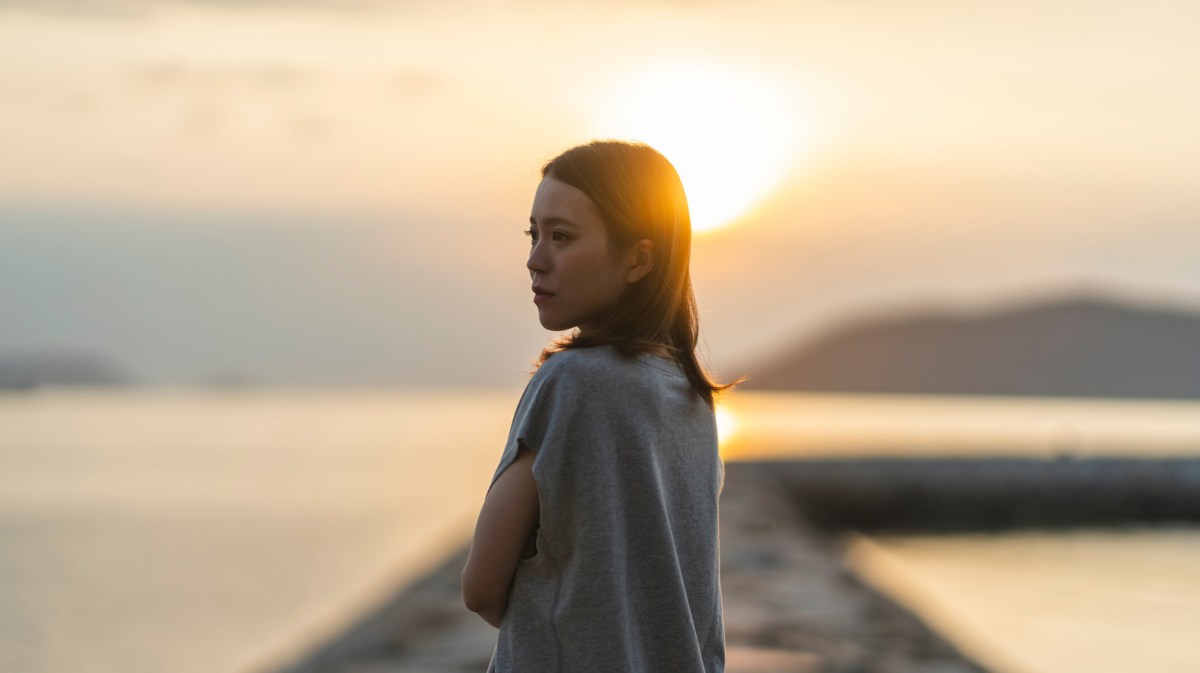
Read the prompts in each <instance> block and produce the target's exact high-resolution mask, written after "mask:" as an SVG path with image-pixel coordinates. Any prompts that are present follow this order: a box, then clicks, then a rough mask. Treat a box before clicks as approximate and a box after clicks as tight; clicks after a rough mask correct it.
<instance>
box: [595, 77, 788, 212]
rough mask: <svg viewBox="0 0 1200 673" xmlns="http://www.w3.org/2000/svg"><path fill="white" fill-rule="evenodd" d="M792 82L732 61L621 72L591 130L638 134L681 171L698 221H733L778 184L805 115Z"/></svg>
mask: <svg viewBox="0 0 1200 673" xmlns="http://www.w3.org/2000/svg"><path fill="white" fill-rule="evenodd" d="M785 90H786V87H783V86H780V85H779V84H778V83H776V82H772V81H770V80H769V79H768V78H767V77H766V76H764V75H761V74H757V73H754V72H750V71H741V70H736V69H733V68H730V67H724V66H715V65H699V64H680V65H663V66H658V67H654V68H649V69H643V70H639V71H638V72H636V73H635V74H632V75H629V76H626V77H624V78H622V79H620V80H619V81H618V82H617V84H616V85H615V86H613V87H612V88H611V90H609V91H607V92H606V95H605V96H604V97H603V98H602V100H601V101H600V103H599V104H598V105H597V106H596V107H595V108H594V111H593V115H592V116H593V120H592V129H591V131H592V134H593V135H594V136H595V137H598V138H619V139H625V140H638V141H641V142H644V143H647V144H648V145H651V146H652V147H654V148H655V149H657V150H658V151H660V152H662V153H663V154H664V155H666V157H667V159H669V160H670V161H671V163H673V164H674V165H675V168H676V170H678V171H679V177H680V179H682V180H683V186H684V189H685V190H686V191H687V195H688V205H689V207H690V209H691V213H692V228H693V230H694V231H697V232H704V231H709V230H712V229H716V228H718V227H721V226H725V225H727V224H730V223H732V222H733V221H735V220H736V219H737V218H738V217H740V216H742V215H744V214H745V213H747V212H748V211H749V210H750V209H751V208H753V207H754V205H755V204H757V203H758V202H759V201H760V200H761V199H762V198H763V197H764V196H766V195H767V194H768V193H769V192H770V191H771V190H772V189H774V188H775V187H777V186H778V184H779V182H780V181H781V180H782V179H783V177H784V175H785V172H786V171H787V169H788V168H789V166H790V164H791V163H792V162H793V160H794V157H795V154H796V152H797V151H798V144H799V141H800V140H801V137H802V135H803V133H802V131H803V130H804V129H803V128H802V127H803V121H802V120H800V119H797V118H795V117H794V116H793V114H792V113H791V111H790V110H789V107H790V106H789V104H788V100H787V98H788V97H787V96H786V95H785V93H784V92H785Z"/></svg>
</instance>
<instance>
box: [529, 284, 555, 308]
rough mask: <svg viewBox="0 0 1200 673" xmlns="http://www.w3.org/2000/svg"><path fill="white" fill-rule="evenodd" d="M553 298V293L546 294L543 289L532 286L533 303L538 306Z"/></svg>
mask: <svg viewBox="0 0 1200 673" xmlns="http://www.w3.org/2000/svg"><path fill="white" fill-rule="evenodd" d="M553 296H554V293H553V292H547V291H546V289H545V288H541V287H538V286H536V285H534V286H533V303H535V304H540V303H542V302H544V301H546V300H548V299H550V298H551V297H553Z"/></svg>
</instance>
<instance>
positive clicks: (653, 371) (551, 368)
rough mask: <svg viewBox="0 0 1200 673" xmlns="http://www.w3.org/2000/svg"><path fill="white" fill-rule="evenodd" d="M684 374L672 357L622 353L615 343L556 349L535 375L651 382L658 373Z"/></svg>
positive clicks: (600, 381) (601, 381)
mask: <svg viewBox="0 0 1200 673" xmlns="http://www.w3.org/2000/svg"><path fill="white" fill-rule="evenodd" d="M664 375H665V376H669V377H676V378H678V377H683V376H684V374H683V372H682V370H681V369H680V368H679V365H678V364H676V363H675V362H674V361H673V360H669V359H667V358H663V357H660V356H657V355H651V354H650V353H634V354H629V355H626V354H623V353H621V352H620V351H619V350H618V349H617V348H616V347H615V346H611V345H607V344H605V345H599V346H588V347H586V348H570V349H567V350H563V351H558V352H556V353H554V354H553V355H551V356H550V357H549V358H547V359H546V361H545V362H543V363H542V366H541V368H539V369H538V371H537V373H536V374H535V375H534V377H535V378H542V379H553V380H564V381H578V382H586V383H588V384H590V385H592V386H594V385H596V384H601V385H603V384H606V383H607V384H615V383H623V384H626V385H628V384H629V383H630V382H632V381H650V380H653V379H656V378H658V377H660V376H664Z"/></svg>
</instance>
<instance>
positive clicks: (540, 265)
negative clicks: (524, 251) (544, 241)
mask: <svg viewBox="0 0 1200 673" xmlns="http://www.w3.org/2000/svg"><path fill="white" fill-rule="evenodd" d="M545 257H546V254H545V253H544V252H543V251H542V246H541V244H540V243H534V244H533V247H531V248H529V259H528V260H526V261H525V268H527V269H529V270H530V271H532V272H534V273H544V272H545V271H546V259H545Z"/></svg>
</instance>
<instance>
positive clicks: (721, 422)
mask: <svg viewBox="0 0 1200 673" xmlns="http://www.w3.org/2000/svg"><path fill="white" fill-rule="evenodd" d="M716 416H717V444H718V445H720V446H724V445H725V443H726V442H728V441H729V439H730V438H731V437H733V436H734V434H735V433H736V432H737V425H738V424H737V418H736V417H735V416H734V415H733V412H732V411H730V410H729V409H728V408H726V407H722V406H719V405H718V406H717V408H716Z"/></svg>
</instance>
